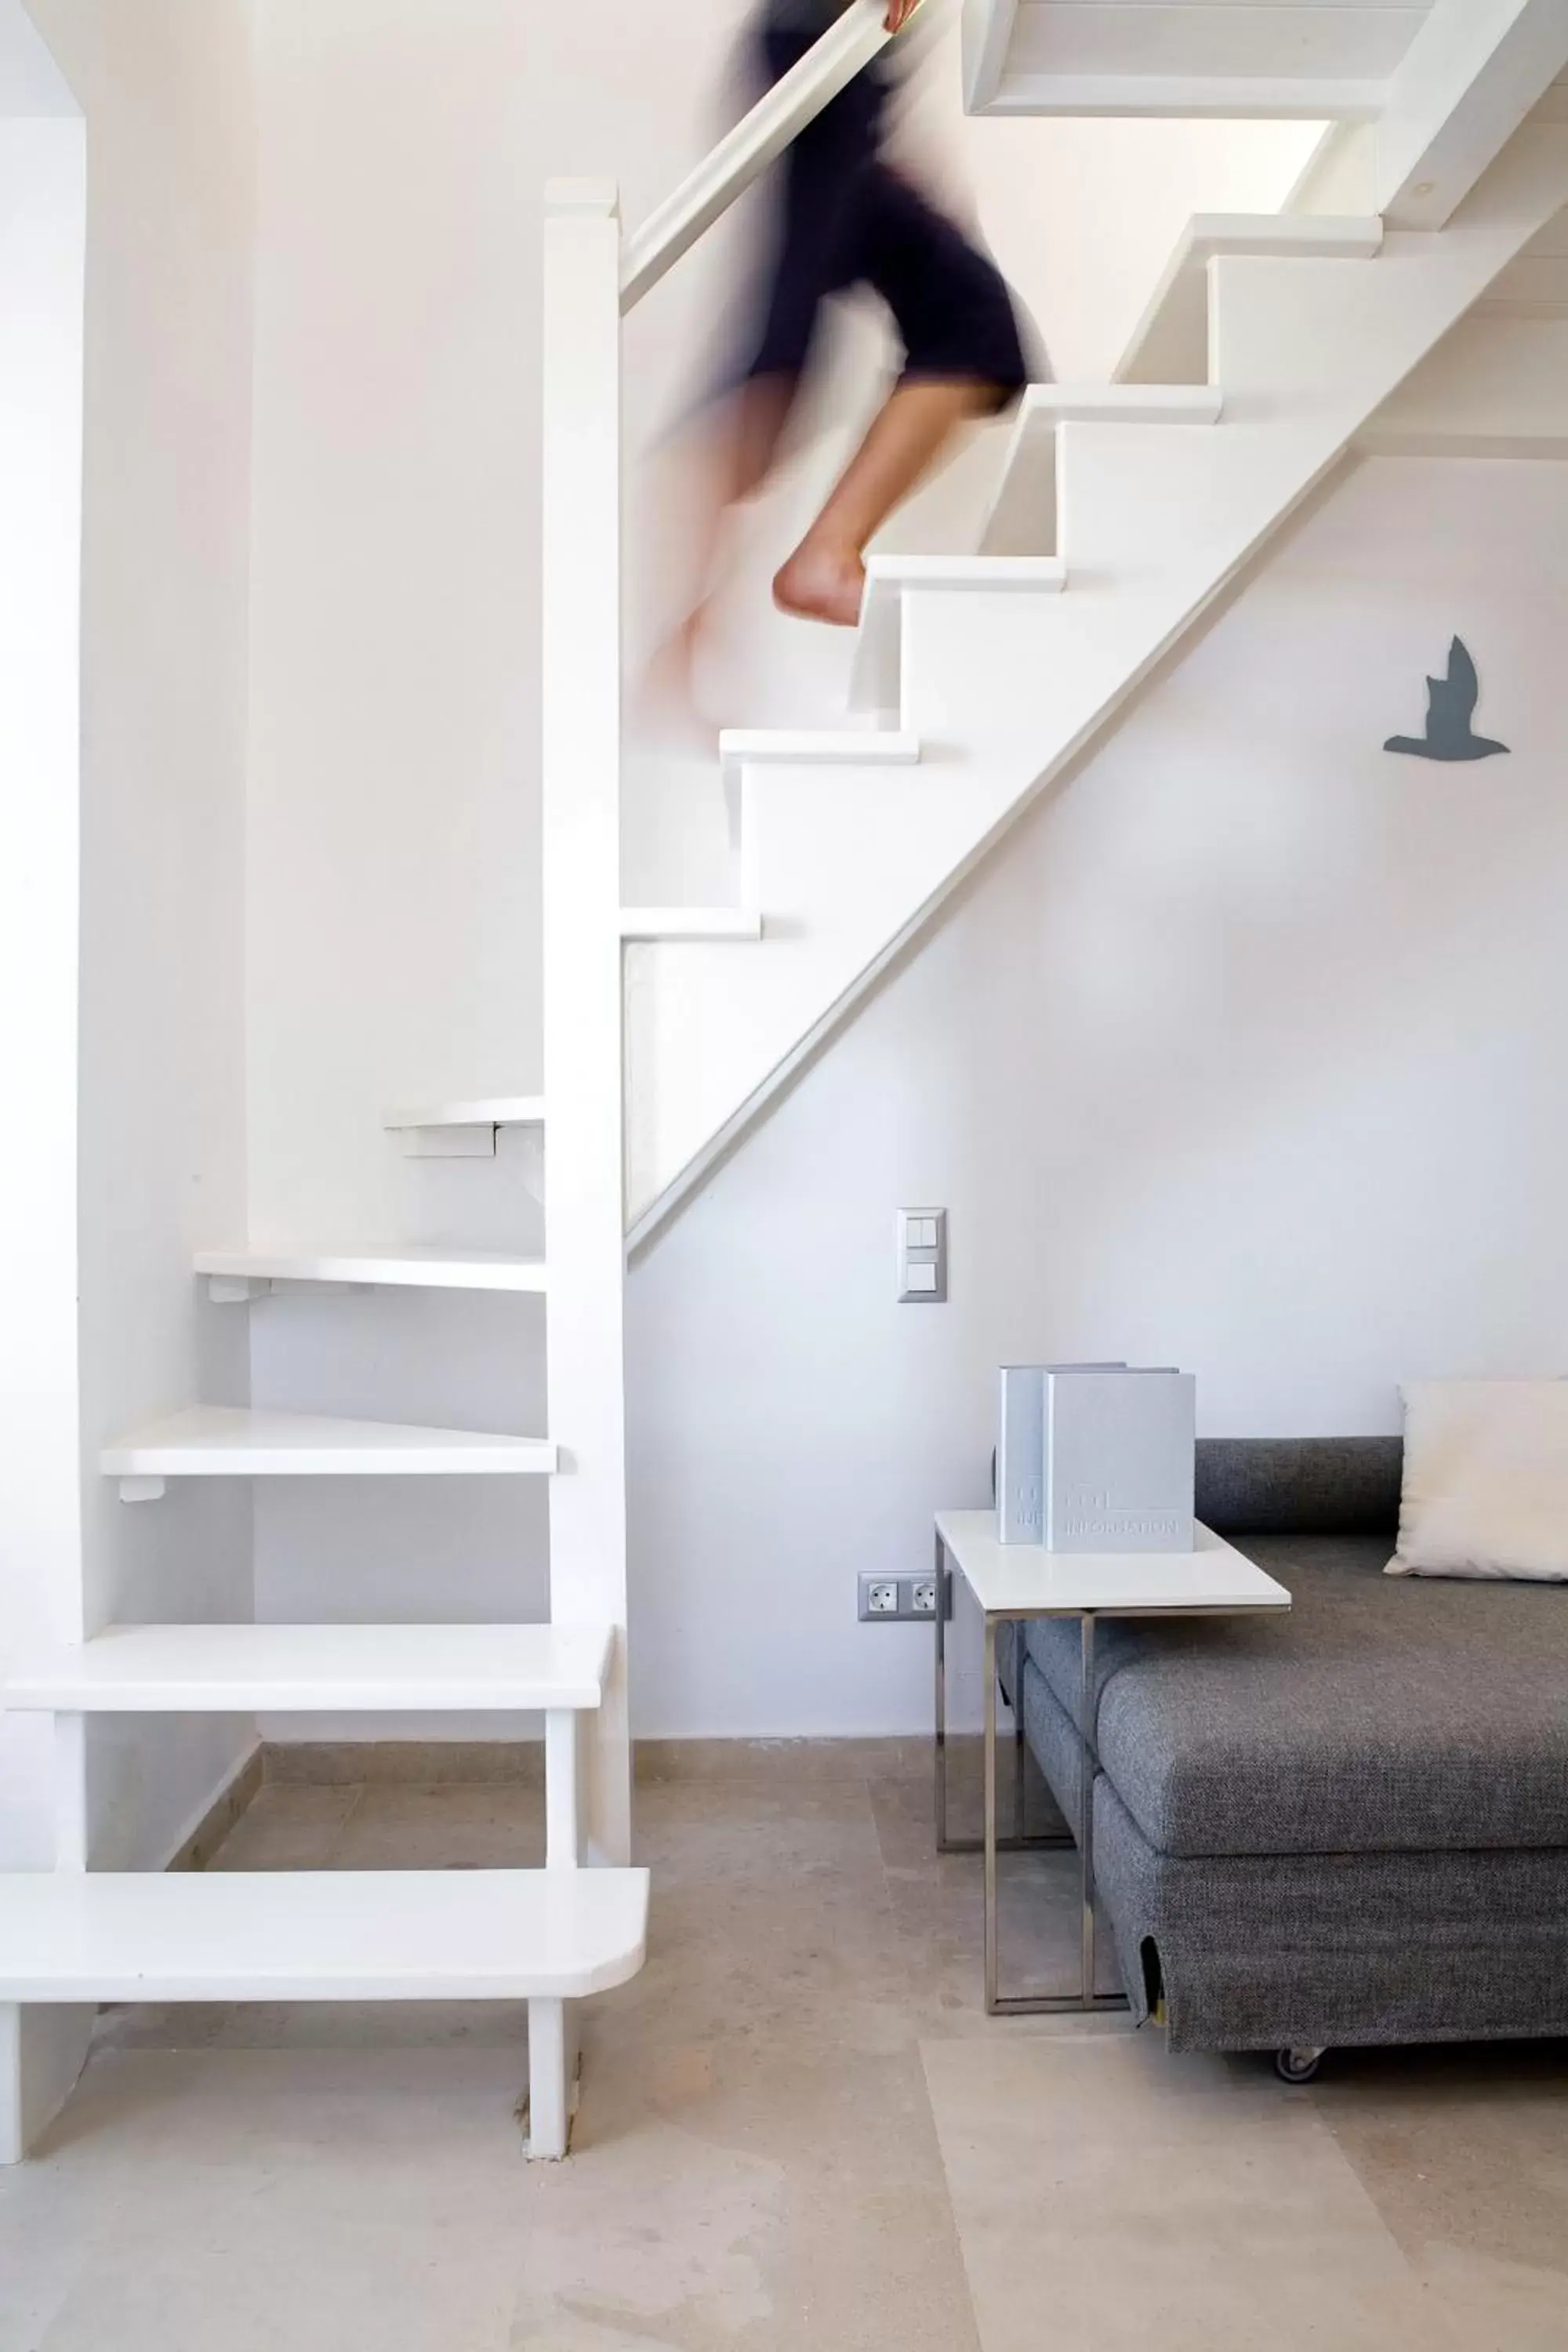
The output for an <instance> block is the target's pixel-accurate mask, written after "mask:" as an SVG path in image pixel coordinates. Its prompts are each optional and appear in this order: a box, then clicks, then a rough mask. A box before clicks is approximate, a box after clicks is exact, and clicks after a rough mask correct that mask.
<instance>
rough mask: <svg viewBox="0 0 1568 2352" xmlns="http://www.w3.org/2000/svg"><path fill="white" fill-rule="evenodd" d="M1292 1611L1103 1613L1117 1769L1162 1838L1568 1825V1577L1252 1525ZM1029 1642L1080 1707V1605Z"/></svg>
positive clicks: (1321, 1836)
mask: <svg viewBox="0 0 1568 2352" xmlns="http://www.w3.org/2000/svg"><path fill="white" fill-rule="evenodd" d="M1242 1548H1243V1549H1245V1550H1246V1551H1247V1553H1248V1555H1249V1556H1250V1557H1251V1558H1253V1559H1256V1560H1257V1561H1258V1564H1259V1566H1260V1567H1262V1568H1265V1569H1267V1570H1268V1571H1269V1573H1270V1574H1271V1575H1273V1576H1277V1577H1278V1578H1279V1580H1280V1582H1281V1583H1282V1584H1285V1585H1287V1586H1288V1587H1289V1590H1290V1591H1291V1593H1292V1595H1293V1597H1294V1601H1295V1606H1294V1608H1293V1610H1292V1611H1291V1612H1290V1614H1289V1616H1288V1617H1287V1616H1281V1617H1271V1618H1268V1619H1258V1620H1255V1621H1249V1620H1247V1619H1244V1618H1243V1619H1234V1618H1233V1619H1228V1620H1224V1621H1219V1620H1214V1621H1207V1622H1205V1621H1201V1620H1194V1619H1187V1620H1184V1621H1183V1620H1173V1621H1171V1622H1168V1623H1160V1622H1155V1621H1149V1622H1124V1621H1123V1622H1117V1621H1115V1620H1107V1621H1106V1622H1104V1623H1103V1624H1102V1625H1101V1626H1100V1631H1099V1636H1098V1642H1099V1649H1098V1673H1097V1688H1098V1704H1097V1715H1098V1732H1099V1744H1100V1763H1101V1766H1102V1769H1104V1771H1105V1773H1106V1775H1107V1776H1108V1778H1109V1779H1110V1782H1111V1784H1112V1786H1113V1787H1114V1789H1115V1790H1116V1792H1117V1794H1118V1796H1119V1797H1120V1799H1121V1802H1122V1803H1123V1804H1124V1805H1125V1807H1126V1808H1127V1811H1128V1812H1129V1813H1130V1814H1131V1817H1132V1819H1133V1821H1134V1822H1136V1823H1137V1826H1138V1828H1139V1830H1140V1831H1141V1832H1142V1835H1143V1837H1144V1838H1145V1839H1146V1840H1147V1841H1148V1843H1150V1845H1151V1846H1152V1847H1153V1848H1155V1849H1156V1851H1157V1852H1159V1853H1165V1854H1176V1855H1199V1854H1268V1853H1279V1854H1285V1853H1374V1852H1383V1853H1401V1852H1403V1853H1420V1852H1428V1853H1430V1852H1434V1851H1442V1850H1459V1849H1466V1848H1469V1849H1498V1848H1521V1847H1525V1848H1528V1847H1548V1846H1568V1591H1564V1590H1563V1588H1561V1587H1556V1586H1544V1585H1524V1584H1472V1583H1464V1582H1458V1581H1453V1582H1450V1581H1447V1580H1436V1579H1424V1578H1412V1579H1408V1580H1396V1579H1392V1578H1389V1577H1385V1576H1384V1573H1383V1570H1384V1565H1385V1563H1386V1561H1387V1559H1388V1541H1387V1538H1385V1537H1353V1536H1351V1537H1326V1536H1316V1537H1279V1536H1257V1537H1248V1538H1247V1539H1246V1540H1245V1542H1244V1544H1243V1547H1242ZM1028 1646H1029V1650H1030V1654H1031V1655H1032V1656H1033V1657H1034V1659H1035V1661H1036V1663H1037V1665H1038V1666H1039V1668H1040V1671H1041V1673H1042V1674H1043V1675H1045V1678H1046V1680H1047V1684H1048V1685H1049V1686H1050V1688H1051V1690H1052V1691H1053V1692H1054V1693H1055V1695H1056V1696H1057V1698H1058V1700H1059V1702H1060V1703H1061V1705H1062V1706H1064V1707H1065V1708H1067V1709H1068V1712H1069V1713H1070V1714H1072V1715H1073V1716H1074V1717H1077V1716H1078V1714H1079V1633H1078V1627H1077V1625H1076V1623H1073V1622H1065V1621H1047V1622H1041V1623H1035V1624H1032V1625H1031V1626H1030V1628H1029V1633H1028Z"/></svg>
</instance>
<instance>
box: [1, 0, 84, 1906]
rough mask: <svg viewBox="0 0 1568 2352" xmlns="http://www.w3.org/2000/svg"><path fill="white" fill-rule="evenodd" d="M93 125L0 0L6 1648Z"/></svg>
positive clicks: (20, 1857) (39, 1259) (57, 1391)
mask: <svg viewBox="0 0 1568 2352" xmlns="http://www.w3.org/2000/svg"><path fill="white" fill-rule="evenodd" d="M86 214H87V188H86V175H85V149H84V142H83V136H82V126H81V122H80V120H79V117H77V115H76V110H75V108H74V106H73V105H72V102H71V100H70V94H69V91H68V89H67V88H66V86H65V83H64V81H63V79H61V78H60V76H59V74H58V70H57V69H56V68H55V67H54V64H53V61H52V59H51V58H49V55H48V52H47V49H46V48H45V47H44V45H43V43H42V42H41V41H40V40H39V39H38V37H37V34H36V33H35V32H34V30H33V27H32V26H31V25H30V24H29V22H28V21H27V19H26V17H25V16H22V14H21V11H20V8H19V7H17V8H16V9H15V10H14V12H13V11H12V10H11V9H10V8H9V7H8V6H6V5H0V320H3V321H4V339H3V342H0V513H3V514H4V516H5V530H4V532H3V533H0V1003H3V1004H4V1006H5V1018H4V1019H3V1020H0V1100H3V1101H4V1102H5V1103H6V1104H7V1105H8V1106H9V1108H10V1116H9V1118H8V1119H7V1122H6V1135H7V1149H6V1150H5V1151H4V1152H0V1296H3V1297H4V1299H5V1310H4V1313H3V1314H0V1427H3V1428H4V1430H5V1444H4V1445H3V1446H0V1650H3V1649H5V1648H8V1647H10V1646H13V1645H16V1646H20V1645H21V1644H23V1643H31V1642H43V1641H47V1640H50V1639H52V1638H57V1637H59V1636H61V1635H68V1634H69V1633H70V1632H71V1631H72V1628H73V1624H74V1622H75V1607H74V1604H75V1601H76V1596H77V1593H78V1591H79V1581H80V1578H79V1562H80V1556H81V1515H80V1484H81V1481H80V1468H79V1451H80V1449H79V1433H78V1411H77V1306H76V1300H77V1229H76V1228H77V1220H76V1202H75V1194H74V1188H73V1186H72V1183H71V1181H70V1180H71V1171H72V1170H73V1168H74V1166H75V1160H76V1125H77V1102H76V1094H77V1089H76V1009H77V868H78V824H77V816H78V774H79V733H80V726H79V676H78V662H79V608H80V597H81V564H80V541H81V386H82V280H83V269H84V266H85V258H86V244H87V225H86ZM51 1756H52V1748H51V1741H50V1735H49V1727H48V1726H47V1724H46V1723H42V1722H39V1721H37V1720H35V1719H29V1718H27V1717H16V1716H5V1717H0V1868H6V1867H9V1868H22V1867H26V1866H28V1865H33V1866H37V1865H39V1864H42V1865H44V1866H47V1864H48V1862H49V1859H50V1855H51V1853H52V1847H53V1839H54V1819H53V1808H52V1802H51V1797H52V1766H51Z"/></svg>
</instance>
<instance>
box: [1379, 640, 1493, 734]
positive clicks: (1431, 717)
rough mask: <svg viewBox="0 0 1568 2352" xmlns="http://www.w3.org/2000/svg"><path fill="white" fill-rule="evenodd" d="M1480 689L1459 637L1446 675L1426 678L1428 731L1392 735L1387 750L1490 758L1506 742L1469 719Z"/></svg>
mask: <svg viewBox="0 0 1568 2352" xmlns="http://www.w3.org/2000/svg"><path fill="white" fill-rule="evenodd" d="M1480 693H1481V682H1480V679H1479V677H1478V676H1477V675H1476V666H1475V663H1474V662H1473V661H1472V660H1471V659H1470V654H1469V648H1468V646H1466V644H1465V642H1464V640H1463V638H1461V637H1456V638H1455V639H1454V642H1453V644H1452V645H1451V646H1449V648H1448V675H1447V677H1429V678H1428V679H1427V681H1426V734H1425V735H1391V736H1390V737H1389V739H1388V740H1387V742H1386V743H1385V744H1384V747H1383V748H1384V751H1405V752H1408V753H1409V755H1410V757H1411V758H1412V759H1413V760H1490V759H1493V758H1495V757H1496V755H1497V753H1498V752H1500V751H1507V750H1508V748H1509V747H1508V745H1507V744H1506V743H1494V742H1493V741H1492V740H1491V738H1490V737H1489V736H1487V735H1478V734H1477V733H1476V732H1475V730H1474V728H1473V727H1472V725H1471V723H1470V722H1471V720H1472V719H1474V717H1475V715H1476V705H1477V703H1478V702H1479V700H1480Z"/></svg>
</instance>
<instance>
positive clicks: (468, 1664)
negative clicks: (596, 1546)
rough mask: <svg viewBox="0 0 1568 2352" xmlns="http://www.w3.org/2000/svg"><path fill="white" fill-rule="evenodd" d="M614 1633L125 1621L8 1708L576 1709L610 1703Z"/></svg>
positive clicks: (27, 1680) (48, 1668)
mask: <svg viewBox="0 0 1568 2352" xmlns="http://www.w3.org/2000/svg"><path fill="white" fill-rule="evenodd" d="M611 1639H612V1637H611V1635H610V1633H608V1631H607V1630H606V1629H605V1628H604V1627H603V1626H588V1625H113V1626H110V1628H109V1629H108V1631H107V1632H105V1633H100V1634H98V1635H97V1636H96V1637H95V1638H94V1639H93V1640H92V1641H90V1642H84V1643H75V1644H62V1645H61V1646H60V1647H58V1648H56V1649H52V1650H42V1651H39V1652H37V1653H36V1654H24V1655H22V1656H21V1657H18V1658H16V1659H14V1660H13V1661H12V1662H11V1664H10V1665H9V1666H8V1668H7V1670H6V1672H5V1677H4V1681H3V1683H0V1705H4V1706H6V1707H10V1708H15V1709H17V1710H20V1711H22V1712H26V1713H34V1712H38V1711H46V1712H51V1713H57V1714H70V1715H255V1714H261V1713H264V1712H272V1713H275V1714H280V1715H289V1714H313V1713H317V1712H321V1711H323V1710H324V1711H330V1712H333V1713H355V1714H363V1713H370V1714H376V1713H384V1714H417V1713H421V1712H425V1711H431V1712H440V1713H447V1712H463V1713H483V1712H485V1711H487V1710H492V1711H493V1710H504V1711H507V1712H513V1711H515V1712H520V1713H521V1712H533V1711H535V1710H544V1711H546V1712H548V1711H550V1710H551V1709H556V1708H565V1709H572V1710H574V1711H575V1710H580V1709H585V1708H594V1707H596V1706H599V1704H600V1701H601V1698H602V1696H603V1690H604V1681H605V1674H606V1672H607V1670H608V1666H609V1659H610V1649H611ZM3 1907H4V1906H0V1909H3Z"/></svg>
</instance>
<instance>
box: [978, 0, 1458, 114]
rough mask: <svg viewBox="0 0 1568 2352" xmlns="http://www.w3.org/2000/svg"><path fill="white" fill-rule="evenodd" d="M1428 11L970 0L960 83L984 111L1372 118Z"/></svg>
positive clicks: (1372, 4)
mask: <svg viewBox="0 0 1568 2352" xmlns="http://www.w3.org/2000/svg"><path fill="white" fill-rule="evenodd" d="M1428 5H1429V0H1330V5H1323V0H1305V5H1302V0H1297V5H1289V0H1285V5H1280V0H1256V5H1255V0H1223V5H1215V0H1139V5H1129V0H1100V4H1099V5H1095V0H991V5H984V0H982V5H975V0H971V6H970V11H969V16H970V25H969V37H968V43H967V47H968V52H969V74H970V86H971V90H972V94H973V104H974V107H975V110H976V111H980V112H985V113H994V114H1085V115H1088V114H1178V115H1179V114H1193V115H1202V114H1207V115H1279V116H1295V117H1298V118H1301V117H1306V118H1310V119H1313V120H1318V119H1321V120H1323V121H1331V120H1340V121H1370V120H1373V118H1375V117H1376V116H1377V115H1378V114H1380V113H1381V112H1382V110H1383V108H1384V103H1385V101H1386V97H1387V92H1388V89H1389V86H1390V84H1391V82H1392V81H1393V79H1394V76H1395V74H1396V73H1397V72H1398V70H1399V68H1400V67H1401V66H1402V65H1403V64H1404V62H1405V58H1406V57H1407V56H1408V54H1409V51H1410V47H1411V44H1412V43H1413V41H1414V40H1415V37H1416V35H1417V33H1418V32H1419V31H1420V30H1421V27H1422V25H1423V24H1424V22H1425V20H1426V16H1427V13H1428ZM985 44H989V55H988V56H987V57H986V58H984V64H982V58H981V52H982V48H983V47H984V45H985Z"/></svg>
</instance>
